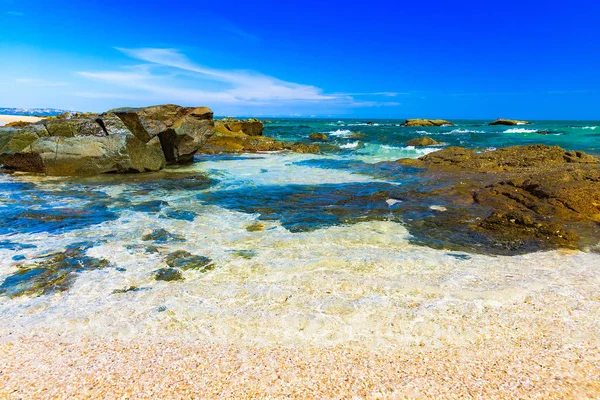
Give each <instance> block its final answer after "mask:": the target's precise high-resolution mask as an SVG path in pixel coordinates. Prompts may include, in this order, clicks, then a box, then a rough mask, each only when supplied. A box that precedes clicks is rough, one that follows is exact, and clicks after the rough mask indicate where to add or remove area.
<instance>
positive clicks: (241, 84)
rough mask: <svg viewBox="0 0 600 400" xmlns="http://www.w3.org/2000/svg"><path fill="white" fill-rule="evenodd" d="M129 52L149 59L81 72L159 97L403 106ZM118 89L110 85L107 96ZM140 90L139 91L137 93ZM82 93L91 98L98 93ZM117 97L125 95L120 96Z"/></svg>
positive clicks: (164, 52) (157, 52)
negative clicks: (117, 66) (360, 99)
mask: <svg viewBox="0 0 600 400" xmlns="http://www.w3.org/2000/svg"><path fill="white" fill-rule="evenodd" d="M117 50H119V51H120V52H122V53H123V54H125V55H127V56H129V57H130V58H132V59H135V60H137V61H141V62H143V63H144V64H141V65H136V66H133V67H127V68H121V69H119V70H111V71H82V72H79V75H81V76H83V77H86V78H88V79H93V80H96V81H101V82H103V83H107V84H111V85H114V86H119V87H123V88H127V89H128V93H127V96H134V95H135V92H138V93H140V94H143V93H146V94H150V95H151V97H152V100H153V101H169V102H178V103H195V104H200V103H203V104H213V103H218V104H227V105H239V106H247V105H253V106H258V105H275V106H277V105H282V104H290V103H293V104H316V103H323V102H324V103H326V104H330V105H335V106H340V107H374V106H382V105H391V106H397V105H399V103H397V102H389V103H386V102H375V101H356V100H355V99H354V97H353V95H352V94H349V93H333V94H327V93H325V92H324V91H323V90H322V89H320V88H318V87H315V86H312V85H305V84H299V83H294V82H288V81H284V80H281V79H277V78H275V77H272V76H268V75H264V74H261V73H258V72H254V71H246V70H225V69H216V68H211V67H207V66H204V65H200V64H197V63H195V62H193V61H191V60H190V59H189V58H188V57H187V56H186V55H184V54H182V53H181V52H179V51H178V50H176V49H160V48H140V49H125V48H117ZM113 92H114V94H115V95H118V93H119V91H114V90H109V91H108V92H106V93H102V94H101V95H100V96H101V97H108V96H110V95H111V94H112V93H113ZM132 92H134V94H132ZM80 95H84V96H85V97H91V96H92V93H90V92H82V93H80ZM356 95H360V96H366V95H370V96H384V97H395V96H397V95H399V93H395V92H377V93H357V94H356ZM115 98H125V97H122V96H118V97H115Z"/></svg>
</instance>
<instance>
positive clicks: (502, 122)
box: [489, 118, 530, 126]
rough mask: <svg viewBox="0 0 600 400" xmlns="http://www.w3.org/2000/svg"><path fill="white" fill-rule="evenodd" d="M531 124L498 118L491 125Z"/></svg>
mask: <svg viewBox="0 0 600 400" xmlns="http://www.w3.org/2000/svg"><path fill="white" fill-rule="evenodd" d="M529 124H530V122H527V121H519V120H516V119H504V118H498V119H497V120H495V121H492V122H490V123H489V125H509V126H512V125H529Z"/></svg>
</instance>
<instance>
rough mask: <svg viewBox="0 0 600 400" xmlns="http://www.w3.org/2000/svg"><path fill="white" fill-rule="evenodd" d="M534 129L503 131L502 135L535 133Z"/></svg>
mask: <svg viewBox="0 0 600 400" xmlns="http://www.w3.org/2000/svg"><path fill="white" fill-rule="evenodd" d="M536 132H537V130H536V129H525V128H511V129H507V130H505V131H504V133H536Z"/></svg>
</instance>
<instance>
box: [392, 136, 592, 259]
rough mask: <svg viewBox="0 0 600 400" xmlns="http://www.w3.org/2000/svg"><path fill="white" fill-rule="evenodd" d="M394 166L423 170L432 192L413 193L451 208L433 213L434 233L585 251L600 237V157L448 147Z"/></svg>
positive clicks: (506, 245) (536, 149) (500, 244)
mask: <svg viewBox="0 0 600 400" xmlns="http://www.w3.org/2000/svg"><path fill="white" fill-rule="evenodd" d="M397 163H399V164H401V165H405V166H410V167H417V168H422V169H423V170H424V172H423V173H424V174H426V175H427V177H428V178H429V179H430V180H431V181H430V182H431V190H429V191H427V190H423V191H422V192H420V193H419V195H420V196H425V197H426V198H428V199H429V200H430V201H432V199H437V200H436V201H438V202H439V203H444V204H450V205H453V206H454V207H456V208H455V209H454V211H455V212H448V213H440V215H436V217H435V227H436V229H440V231H441V230H443V229H448V230H450V231H452V232H457V231H461V232H466V233H465V234H464V236H466V237H470V238H476V237H478V235H479V237H480V239H477V240H478V241H479V242H480V243H482V242H483V241H484V239H483V238H490V239H489V240H488V242H490V243H492V244H493V246H496V247H497V248H502V249H508V250H511V251H512V250H519V249H528V250H540V249H549V248H558V247H567V248H585V247H586V246H588V245H595V244H597V242H598V238H600V169H599V165H598V164H599V163H600V160H598V158H596V157H594V156H591V155H589V154H586V153H584V152H581V151H567V150H564V149H562V148H560V147H557V146H552V147H550V146H544V145H534V146H514V147H507V148H502V149H498V150H494V151H485V152H481V153H477V152H475V151H472V150H468V149H464V148H460V147H449V148H446V149H443V150H440V151H437V152H434V153H430V154H428V155H426V156H424V157H421V158H420V159H418V160H410V159H402V160H399V161H397ZM482 235H483V236H482ZM486 240H487V239H486ZM496 250H497V249H496ZM509 253H510V251H509Z"/></svg>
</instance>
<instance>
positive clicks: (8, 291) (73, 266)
mask: <svg viewBox="0 0 600 400" xmlns="http://www.w3.org/2000/svg"><path fill="white" fill-rule="evenodd" d="M88 248H89V246H88V245H84V244H81V245H78V244H75V245H72V246H69V247H68V248H67V249H66V250H65V251H63V252H60V253H55V254H52V255H49V256H47V257H42V258H40V259H37V260H35V261H33V262H32V263H26V264H24V265H20V266H19V267H18V271H17V272H15V273H13V274H11V275H9V276H8V277H7V278H6V279H5V280H4V281H3V282H2V284H0V296H8V297H18V296H31V297H37V296H42V295H45V294H50V293H54V292H63V291H66V290H67V289H69V287H70V286H71V285H72V284H73V282H74V281H75V279H76V278H77V275H78V273H80V272H82V271H90V270H95V269H102V268H106V267H109V266H110V263H109V262H108V260H106V259H103V258H95V257H89V256H86V255H85V252H86V251H87V249H88Z"/></svg>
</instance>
